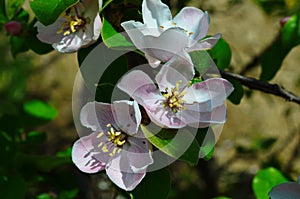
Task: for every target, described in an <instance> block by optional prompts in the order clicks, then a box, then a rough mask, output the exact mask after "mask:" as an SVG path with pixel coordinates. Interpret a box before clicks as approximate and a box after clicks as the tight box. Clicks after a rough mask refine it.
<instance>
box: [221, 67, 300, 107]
mask: <svg viewBox="0 0 300 199" xmlns="http://www.w3.org/2000/svg"><path fill="white" fill-rule="evenodd" d="M220 73H221V75H222V77H224V78H226V77H231V78H233V79H236V80H238V81H239V82H240V83H241V84H242V85H244V86H247V87H248V88H250V89H253V90H259V91H262V92H265V93H270V94H273V95H276V96H279V97H282V98H284V99H286V100H287V101H290V102H295V103H297V104H299V105H300V97H298V96H297V95H295V94H293V93H292V92H289V91H287V90H285V89H284V88H283V87H281V86H279V85H277V84H270V83H268V82H263V81H260V80H257V79H254V78H251V77H245V76H242V75H239V74H235V73H231V72H227V71H223V70H220Z"/></svg>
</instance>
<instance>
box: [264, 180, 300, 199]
mask: <svg viewBox="0 0 300 199" xmlns="http://www.w3.org/2000/svg"><path fill="white" fill-rule="evenodd" d="M269 197H270V199H297V198H300V185H299V184H297V183H294V182H286V183H282V184H279V185H277V186H275V187H273V188H272V190H271V191H270V192H269Z"/></svg>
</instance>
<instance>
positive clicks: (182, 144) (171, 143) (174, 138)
mask: <svg viewBox="0 0 300 199" xmlns="http://www.w3.org/2000/svg"><path fill="white" fill-rule="evenodd" d="M141 129H142V131H143V132H144V134H145V136H146V137H147V139H148V140H149V141H150V142H151V144H153V145H154V146H155V147H157V148H158V149H159V150H161V151H162V152H164V153H166V154H167V155H169V156H171V157H173V158H178V159H180V160H183V161H186V162H188V163H189V164H191V165H196V164H197V163H198V160H199V150H200V147H199V144H198V142H197V141H196V140H195V139H194V138H195V136H194V135H193V134H192V133H191V132H189V131H188V130H187V129H186V128H183V129H180V132H179V133H177V130H170V129H162V130H160V132H159V133H158V134H155V133H154V132H155V131H156V130H154V129H155V128H153V126H151V127H149V126H141Z"/></svg>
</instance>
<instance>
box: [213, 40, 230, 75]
mask: <svg viewBox="0 0 300 199" xmlns="http://www.w3.org/2000/svg"><path fill="white" fill-rule="evenodd" d="M211 55H212V58H213V60H214V61H215V63H216V64H217V66H218V68H220V69H225V68H228V67H229V65H230V61H231V49H230V46H229V44H228V43H227V41H226V40H225V39H223V38H220V39H219V41H218V42H217V43H216V45H215V46H214V47H213V48H212V50H211Z"/></svg>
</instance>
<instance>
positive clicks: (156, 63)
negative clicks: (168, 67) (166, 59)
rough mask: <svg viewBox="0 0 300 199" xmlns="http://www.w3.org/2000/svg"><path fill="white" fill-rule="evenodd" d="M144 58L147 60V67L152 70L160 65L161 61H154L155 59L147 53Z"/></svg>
mask: <svg viewBox="0 0 300 199" xmlns="http://www.w3.org/2000/svg"><path fill="white" fill-rule="evenodd" d="M145 57H146V59H147V60H148V63H149V65H150V66H151V67H152V68H157V67H158V66H159V65H160V63H161V61H159V60H158V59H155V58H153V57H151V56H150V55H148V54H147V53H146V54H145Z"/></svg>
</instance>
